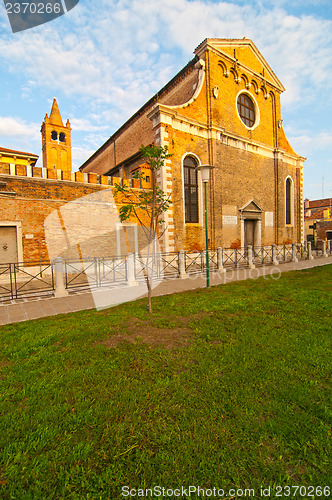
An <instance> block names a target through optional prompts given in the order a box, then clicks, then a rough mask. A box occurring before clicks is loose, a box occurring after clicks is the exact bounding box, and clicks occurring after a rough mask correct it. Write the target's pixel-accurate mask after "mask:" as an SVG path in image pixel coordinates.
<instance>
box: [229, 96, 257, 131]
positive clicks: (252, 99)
mask: <svg viewBox="0 0 332 500" xmlns="http://www.w3.org/2000/svg"><path fill="white" fill-rule="evenodd" d="M242 94H244V95H246V96H248V97H249V99H251V101H252V103H253V105H254V113H255V123H254V124H253V126H252V127H248V125H246V124H245V123H244V121H243V120H242V118H241V115H240V113H239V110H238V105H237V103H238V100H239V97H240V95H242ZM235 108H236V113H237V116H238V117H239V120H241V123H242V125H244V126H245V127H246V128H247V129H248V130H254V129H255V128H256V127H257V126H258V125H259V122H260V118H261V115H260V112H259V107H258V104H257V101H256V99H255V97H254V96H253V95H252V94H251V93H250V92H248V91H247V90H240V92H239V93H238V94H237V96H236V101H235Z"/></svg>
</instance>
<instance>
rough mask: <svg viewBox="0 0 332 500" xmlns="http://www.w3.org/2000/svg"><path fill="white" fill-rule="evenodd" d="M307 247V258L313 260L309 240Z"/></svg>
mask: <svg viewBox="0 0 332 500" xmlns="http://www.w3.org/2000/svg"><path fill="white" fill-rule="evenodd" d="M307 249H308V255H307V260H313V255H312V251H311V241H308V243H307Z"/></svg>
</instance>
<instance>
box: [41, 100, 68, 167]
mask: <svg viewBox="0 0 332 500" xmlns="http://www.w3.org/2000/svg"><path fill="white" fill-rule="evenodd" d="M41 134H42V151H43V167H44V168H49V169H59V170H62V171H65V172H71V167H72V165H71V127H70V122H69V120H68V119H67V123H66V125H64V124H63V122H62V118H61V114H60V110H59V107H58V103H57V101H56V99H55V98H54V99H53V104H52V109H51V113H50V116H48V115H47V113H46V115H45V119H44V121H43V123H42V126H41Z"/></svg>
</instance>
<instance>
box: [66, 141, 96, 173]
mask: <svg viewBox="0 0 332 500" xmlns="http://www.w3.org/2000/svg"><path fill="white" fill-rule="evenodd" d="M94 152H95V150H94V149H89V148H86V149H85V148H83V147H76V146H74V147H72V150H71V156H72V164H73V170H78V168H79V167H80V166H81V165H82V163H84V162H85V160H87V159H88V158H89V157H90V156H91V155H92V154H93V153H94Z"/></svg>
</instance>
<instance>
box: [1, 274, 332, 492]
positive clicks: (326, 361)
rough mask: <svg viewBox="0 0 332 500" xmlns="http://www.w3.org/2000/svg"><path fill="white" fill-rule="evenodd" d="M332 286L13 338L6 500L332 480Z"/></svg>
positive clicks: (79, 316)
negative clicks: (163, 488)
mask: <svg viewBox="0 0 332 500" xmlns="http://www.w3.org/2000/svg"><path fill="white" fill-rule="evenodd" d="M331 281H332V266H331V265H330V266H323V267H319V268H315V269H310V270H307V271H299V272H296V273H295V272H292V273H286V274H284V275H282V276H281V278H280V279H279V280H273V279H271V278H267V279H264V278H260V279H258V280H251V281H245V282H236V283H231V284H227V285H222V286H218V287H213V288H210V289H207V290H204V289H202V290H199V291H194V292H186V293H181V294H176V295H171V296H165V297H158V298H155V299H154V304H153V305H154V313H153V314H152V315H151V317H150V316H148V315H147V313H146V300H139V301H136V302H132V303H128V304H124V305H121V306H117V307H114V308H111V309H107V310H104V311H100V312H97V311H83V312H79V313H74V314H68V315H62V316H54V317H51V318H47V319H41V320H36V321H29V322H26V323H18V324H15V325H8V326H5V327H2V328H1V333H0V346H1V350H0V387H1V390H0V415H1V423H0V426H1V428H0V498H4V499H7V498H8V499H18V500H25V499H47V500H48V499H63V498H65V499H111V500H115V499H120V498H122V499H123V498H134V497H133V496H124V495H122V492H124V493H125V492H126V491H128V489H127V490H123V491H122V489H121V488H122V487H123V486H128V487H130V488H132V489H137V488H153V487H154V486H160V487H165V488H173V489H176V488H177V487H181V486H184V487H188V486H189V485H196V486H197V487H198V486H200V487H201V488H213V487H216V488H223V489H224V491H225V495H224V497H220V496H216V497H212V498H229V496H230V495H228V492H229V489H230V488H241V489H242V490H245V489H246V488H248V489H249V488H252V489H255V496H256V497H259V496H260V495H259V492H260V488H261V486H264V487H267V486H271V491H274V492H275V493H276V492H278V491H279V492H280V491H281V490H280V488H279V489H278V488H277V487H278V486H285V485H303V486H305V487H306V488H308V487H309V486H315V487H316V486H317V485H321V486H323V487H324V486H327V485H331V472H330V471H331V469H332V467H331V379H330V374H331V331H332V327H331V305H332V300H331ZM276 488H277V489H276ZM282 491H283V492H284V490H282ZM294 491H295V490H294ZM301 491H302V494H301V495H300V494H299V493H297V496H296V498H329V495H328V490H327V489H325V493H324V491H323V493H322V494H321V495H320V494H319V492H320V490H319V489H318V490H306V489H302V490H301ZM132 493H134V492H132ZM136 493H139V491H138V492H136ZM169 493H170V492H169ZM165 495H166V493H165V494H164V497H162V496H160V497H157V496H156V495H155V496H152V497H151V496H150V498H177V497H176V496H165ZM227 495H228V496H227ZM240 497H241V494H238V495H237V496H236V495H235V496H233V498H240ZM243 497H244V494H243ZM286 497H287V498H293V497H292V496H290V497H288V496H287V495H284V494H281V495H279V498H286ZM136 498H137V497H136ZM183 498H185V496H183ZM188 498H189V497H188ZM190 498H191V499H195V498H207V496H205V497H202V496H198V495H197V494H192V495H191V497H190ZM247 498H248V496H247ZM268 498H277V497H275V496H274V494H272V493H271V495H270V496H269V497H268Z"/></svg>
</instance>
